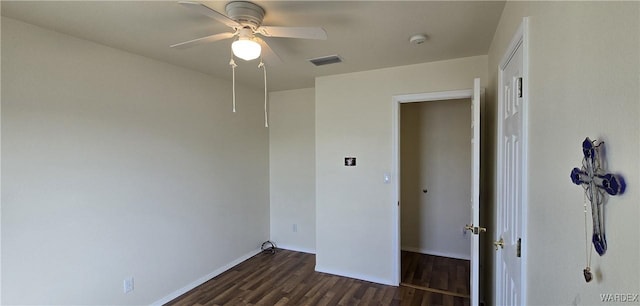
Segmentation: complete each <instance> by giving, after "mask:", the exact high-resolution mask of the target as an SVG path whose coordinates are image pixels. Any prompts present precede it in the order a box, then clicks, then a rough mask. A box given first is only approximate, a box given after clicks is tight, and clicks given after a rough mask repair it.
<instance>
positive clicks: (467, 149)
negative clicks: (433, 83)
mask: <svg viewBox="0 0 640 306" xmlns="http://www.w3.org/2000/svg"><path fill="white" fill-rule="evenodd" d="M470 106H471V101H470V100H469V99H459V100H444V101H429V102H422V103H405V104H401V106H400V146H401V148H400V173H401V179H400V181H401V188H400V195H401V196H400V202H401V203H402V209H401V224H402V227H401V245H402V249H403V250H408V251H414V252H420V253H424V254H432V255H438V256H446V257H453V258H460V259H469V258H470V254H471V250H470V240H469V239H470V236H469V235H468V234H467V231H464V230H463V227H464V225H465V224H469V222H470V221H469V220H471V212H470V210H469V199H470V198H471V129H470V128H469V127H470V126H471V107H470ZM424 189H426V190H427V192H426V193H425V192H423V190H424Z"/></svg>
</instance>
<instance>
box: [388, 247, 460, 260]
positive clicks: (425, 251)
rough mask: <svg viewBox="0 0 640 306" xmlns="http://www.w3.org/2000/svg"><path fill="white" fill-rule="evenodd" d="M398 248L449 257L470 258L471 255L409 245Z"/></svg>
mask: <svg viewBox="0 0 640 306" xmlns="http://www.w3.org/2000/svg"><path fill="white" fill-rule="evenodd" d="M400 249H401V250H403V251H407V252H413V253H420V254H428V255H434V256H440V257H449V258H456V259H464V260H471V255H470V254H458V253H448V252H439V251H434V250H428V249H421V248H414V247H409V246H403V247H401V248H400Z"/></svg>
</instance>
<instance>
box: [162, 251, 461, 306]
mask: <svg viewBox="0 0 640 306" xmlns="http://www.w3.org/2000/svg"><path fill="white" fill-rule="evenodd" d="M408 255H410V254H406V253H405V252H403V259H404V258H406V260H407V264H408V265H414V266H416V267H418V266H420V267H425V268H426V267H432V268H433V267H436V269H435V270H436V271H441V270H443V269H444V268H440V264H439V263H437V262H439V261H438V260H436V259H433V260H431V261H430V260H429V259H426V260H425V261H423V260H422V259H420V258H421V257H420V256H417V257H416V258H418V259H416V260H413V259H412V258H413V257H411V256H408ZM423 262H424V263H423ZM314 268H315V255H312V254H306V253H299V252H293V251H287V250H278V251H277V252H276V253H275V254H263V253H261V254H258V255H256V256H254V257H252V258H250V259H249V260H247V261H245V262H243V263H241V264H239V265H237V266H235V267H233V268H232V269H230V270H228V271H226V272H225V273H222V274H220V275H218V276H217V277H215V278H213V279H211V280H209V281H207V282H206V283H204V284H202V285H200V286H198V287H196V288H194V289H193V290H191V291H189V292H187V293H185V294H183V295H182V296H180V297H178V298H176V299H175V300H173V301H171V302H169V303H167V305H212V306H214V305H384V306H386V305H469V299H468V298H464V297H461V296H459V295H460V294H461V292H464V289H461V288H460V287H461V286H460V285H459V282H458V281H452V280H451V275H450V274H447V276H446V277H445V279H446V280H435V279H432V278H429V277H426V276H424V274H425V272H417V273H415V272H414V273H411V272H410V271H409V267H407V269H406V270H405V268H404V267H403V275H406V276H407V284H408V286H400V287H394V286H385V285H380V284H375V283H371V282H366V281H361V280H356V279H351V278H346V277H340V276H335V275H331V274H325V273H319V272H315V271H314ZM453 270H454V271H455V274H454V275H455V276H457V275H458V271H459V270H458V268H455V269H453ZM449 271H451V270H449ZM467 271H468V270H467ZM441 274H442V273H441ZM467 275H468V273H467ZM409 276H411V277H410V278H409ZM467 277H468V276H467ZM467 283H468V282H467ZM445 284H446V285H445ZM428 286H431V287H433V289H435V290H431V289H429V288H428ZM421 287H425V288H423V289H418V288H421ZM442 288H444V289H442ZM425 289H426V290H425ZM438 290H440V291H443V292H444V291H452V293H453V294H443V293H441V292H439V291H438ZM466 292H467V294H468V288H467V291H466ZM456 294H457V295H458V296H456Z"/></svg>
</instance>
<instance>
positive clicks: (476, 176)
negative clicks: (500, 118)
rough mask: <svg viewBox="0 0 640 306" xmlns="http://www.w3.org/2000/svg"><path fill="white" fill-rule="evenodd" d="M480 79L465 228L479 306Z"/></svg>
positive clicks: (473, 117)
mask: <svg viewBox="0 0 640 306" xmlns="http://www.w3.org/2000/svg"><path fill="white" fill-rule="evenodd" d="M480 101H481V100H480V79H479V78H476V79H474V80H473V97H472V98H471V224H468V225H467V226H466V227H465V228H466V229H467V230H469V231H470V232H471V233H472V234H473V235H471V278H470V281H471V284H470V285H471V305H472V306H477V305H478V304H479V302H480V301H479V299H480V295H479V285H480V283H479V279H480V233H481V232H484V231H486V229H485V228H482V227H480V226H479V224H480Z"/></svg>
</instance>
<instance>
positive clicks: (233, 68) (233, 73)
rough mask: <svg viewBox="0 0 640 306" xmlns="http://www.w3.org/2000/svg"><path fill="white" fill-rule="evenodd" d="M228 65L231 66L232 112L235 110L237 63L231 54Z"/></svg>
mask: <svg viewBox="0 0 640 306" xmlns="http://www.w3.org/2000/svg"><path fill="white" fill-rule="evenodd" d="M229 65H230V66H231V71H232V72H231V77H232V80H231V82H232V85H231V86H232V91H233V95H232V96H233V98H232V99H233V112H234V113H235V112H236V67H238V65H237V64H236V61H234V60H233V55H231V61H229Z"/></svg>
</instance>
